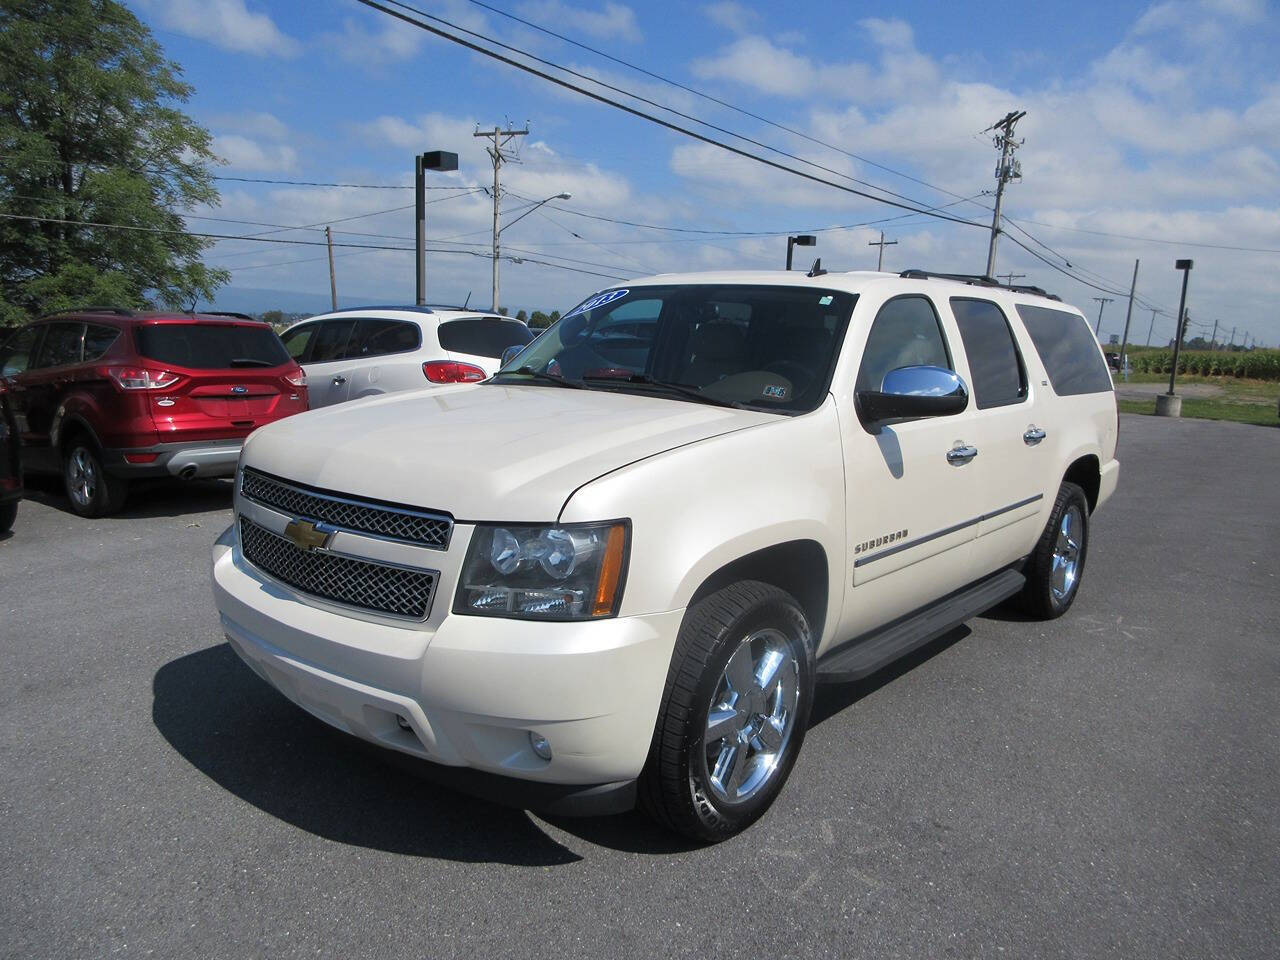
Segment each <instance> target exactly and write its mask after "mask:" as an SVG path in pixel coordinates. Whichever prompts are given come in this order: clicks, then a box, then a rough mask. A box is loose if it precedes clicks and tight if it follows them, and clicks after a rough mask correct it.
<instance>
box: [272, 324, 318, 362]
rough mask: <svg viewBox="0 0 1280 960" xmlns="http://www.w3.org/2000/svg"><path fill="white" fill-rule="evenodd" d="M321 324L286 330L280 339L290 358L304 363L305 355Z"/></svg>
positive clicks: (303, 325) (304, 325)
mask: <svg viewBox="0 0 1280 960" xmlns="http://www.w3.org/2000/svg"><path fill="white" fill-rule="evenodd" d="M318 326H319V324H315V323H304V324H302V325H301V326H297V327H294V328H293V329H291V330H286V331H285V332H284V333H283V334H282V335H281V337H280V342H281V343H283V344H284V348H285V349H286V350H288V351H289V356H291V357H293V359H295V360H297V361H298V362H299V363H301V362H302V357H303V354H305V353H306V352H307V345H308V344H309V343H311V341H312V339H313V338H314V336H315V332H316V328H317V327H318Z"/></svg>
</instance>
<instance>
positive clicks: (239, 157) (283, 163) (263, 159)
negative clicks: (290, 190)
mask: <svg viewBox="0 0 1280 960" xmlns="http://www.w3.org/2000/svg"><path fill="white" fill-rule="evenodd" d="M213 152H214V153H215V154H217V155H218V156H220V157H222V159H224V160H226V161H227V163H228V164H229V165H230V166H231V168H232V169H234V170H237V171H250V170H252V171H256V172H265V171H278V172H283V173H290V172H292V171H294V170H297V169H298V151H296V150H295V149H294V148H293V147H291V146H289V145H288V144H286V143H275V144H262V143H258V142H257V141H256V140H251V139H250V138H248V137H243V136H240V135H239V134H235V133H228V134H219V135H218V136H216V137H214V138H213Z"/></svg>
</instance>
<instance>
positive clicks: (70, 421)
mask: <svg viewBox="0 0 1280 960" xmlns="http://www.w3.org/2000/svg"><path fill="white" fill-rule="evenodd" d="M80 434H84V435H85V436H87V437H88V438H89V442H90V443H92V444H93V446H94V447H95V448H96V449H97V451H98V452H99V453H102V450H103V447H102V441H101V440H99V439H98V434H97V432H96V431H95V430H94V429H93V427H92V426H91V425H90V423H89V421H88V420H86V419H85V418H84V417H82V416H80V415H79V414H76V413H68V414H65V415H64V416H63V417H61V418H60V419H59V420H58V421H57V422H56V423H54V425H53V429H52V430H50V433H49V441H50V445H51V446H52V447H53V448H54V449H55V450H62V447H63V445H64V444H65V443H66V442H67V440H68V439H70V438H71V437H75V436H79V435H80Z"/></svg>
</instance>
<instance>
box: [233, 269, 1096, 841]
mask: <svg viewBox="0 0 1280 960" xmlns="http://www.w3.org/2000/svg"><path fill="white" fill-rule="evenodd" d="M1117 427H1118V423H1117V417H1116V404H1115V398H1114V394H1113V391H1112V386H1111V379H1110V376H1109V374H1108V372H1107V368H1106V363H1105V361H1104V360H1103V355H1102V351H1101V349H1100V348H1099V347H1098V344H1097V342H1096V341H1095V340H1094V338H1093V335H1092V332H1091V331H1090V329H1089V326H1088V324H1087V322H1086V321H1085V319H1084V318H1083V316H1082V315H1081V314H1080V312H1079V311H1077V310H1075V309H1074V308H1071V307H1068V306H1065V305H1064V304H1062V303H1061V302H1059V301H1058V300H1056V298H1051V297H1049V296H1047V295H1045V294H1044V292H1043V291H1040V290H1038V289H1035V288H1030V287H1003V286H999V285H997V284H995V283H994V282H993V281H991V280H988V279H985V278H971V277H951V276H943V275H937V274H927V273H924V272H920V271H908V272H906V273H904V274H902V275H893V274H885V273H847V274H827V273H822V272H820V271H818V270H816V269H815V271H812V272H811V273H810V274H809V275H805V274H801V273H772V272H770V273H763V272H759V273H747V272H741V273H714V274H710V273H708V274H689V275H669V276H658V277H651V278H648V279H644V280H636V281H633V282H630V283H628V284H626V285H624V286H622V287H619V288H616V289H609V290H606V291H603V292H601V293H599V294H596V295H595V296H593V297H591V298H590V299H588V300H586V301H585V302H583V303H582V304H580V305H579V306H578V307H577V308H575V309H573V310H571V311H570V312H569V313H567V314H566V315H565V316H564V317H563V318H562V319H561V320H560V321H559V322H558V323H557V324H556V325H554V326H552V327H551V328H550V329H549V330H548V331H547V332H546V333H545V334H543V335H542V336H541V337H539V338H538V339H537V340H535V341H534V342H533V343H531V344H529V345H528V346H526V347H524V348H523V350H521V351H520V352H519V353H518V355H516V356H514V357H513V358H510V359H508V361H507V362H506V363H505V364H504V366H503V367H502V368H501V370H500V371H499V372H498V373H497V374H496V375H495V376H493V377H492V378H490V379H488V380H486V381H484V382H481V383H468V384H458V385H456V386H445V387H440V388H436V389H431V390H422V391H413V392H407V393H400V394H394V395H388V396H384V397H377V398H373V399H370V400H365V401H360V402H356V403H351V404H345V405H341V406H338V407H333V408H328V409H322V410H316V411H312V412H311V413H305V414H301V415H299V416H295V417H291V418H289V419H287V420H283V421H280V422H279V423H275V424H271V425H270V426H266V427H264V428H262V429H261V430H259V431H257V432H256V433H254V434H253V435H252V436H251V437H250V438H249V440H248V442H247V443H246V445H245V448H244V452H243V455H242V458H241V462H240V468H239V477H238V481H237V486H236V494H235V522H234V524H233V525H232V527H231V528H229V529H228V530H227V531H226V532H225V533H224V534H223V535H222V536H221V538H219V540H218V541H217V544H216V545H215V547H214V551H213V580H214V594H215V598H216V601H217V606H218V609H219V611H220V613H221V617H222V628H223V630H224V632H225V633H226V636H227V638H228V639H229V640H230V642H231V644H232V646H233V647H234V648H235V650H236V651H237V653H239V654H240V656H241V657H242V658H243V659H244V660H245V662H246V663H248V664H249V666H250V667H252V668H253V669H254V670H255V671H256V672H257V673H258V674H259V675H260V676H261V677H262V678H263V679H265V680H266V681H267V682H268V683H270V684H272V685H273V686H275V687H276V688H277V689H278V690H279V691H280V692H281V693H283V694H284V695H285V696H287V697H288V698H290V699H291V700H293V701H294V702H295V703H297V704H298V705H300V706H301V707H303V708H304V709H306V710H308V711H310V712H311V713H313V714H314V715H316V716H317V717H319V718H320V719H322V720H324V721H326V722H328V723H330V724H332V725H334V726H335V727H338V728H340V729H342V730H345V731H347V732H348V733H351V734H354V735H355V736H357V737H362V738H364V739H366V740H369V741H372V742H373V743H375V744H380V745H382V746H385V747H390V748H393V749H395V750H399V751H403V752H404V753H408V754H413V755H416V756H417V757H420V758H422V759H423V760H425V761H429V763H425V764H422V765H421V766H422V767H423V769H424V770H425V771H427V772H429V773H430V774H432V775H434V776H435V777H437V778H438V779H440V780H442V781H443V782H445V783H447V784H451V785H453V786H455V787H457V788H460V789H463V790H466V791H470V792H473V793H477V794H480V795H483V796H488V797H491V798H494V799H497V800H500V801H503V802H507V803H515V804H521V805H526V806H529V807H531V808H534V809H542V810H547V811H550V812H560V813H593V812H595V813H603V812H616V811H619V810H622V809H627V808H630V807H631V806H633V805H634V804H636V803H637V802H639V804H640V805H641V806H642V807H643V808H645V809H646V810H647V811H648V812H649V813H650V814H651V815H653V816H654V817H655V818H657V820H658V821H659V822H661V823H663V824H665V825H667V826H668V827H670V828H672V829H674V830H677V831H680V832H682V833H684V834H687V835H689V836H692V837H695V838H700V839H703V840H712V841H713V840H718V839H722V838H724V837H727V836H730V835H732V834H733V833H735V832H737V831H739V830H741V829H743V828H744V827H746V826H747V825H749V824H750V823H752V822H753V821H754V820H755V819H756V818H758V817H759V816H760V815H761V814H762V813H763V812H764V811H765V810H766V809H767V808H768V807H769V805H770V804H771V803H772V802H773V800H774V798H775V797H776V796H777V795H778V792H779V791H780V790H781V789H782V786H783V784H784V782H785V780H786V779H787V776H788V774H789V772H790V771H791V768H792V765H793V764H794V763H795V760H796V756H797V754H798V753H799V751H800V747H801V744H802V742H803V740H804V736H805V728H806V726H807V723H808V719H809V712H810V708H811V705H812V702H813V696H814V685H815V683H816V682H819V681H823V680H833V681H846V680H851V679H855V678H858V677H863V676H866V675H868V674H870V673H872V672H874V671H875V670H878V669H879V668H881V667H883V666H884V665H886V664H888V663H889V662H891V661H892V660H894V659H895V658H897V657H900V656H901V655H903V654H904V653H906V652H907V651H910V650H912V649H914V648H916V647H918V646H920V645H921V644H923V643H925V642H927V641H929V640H930V639H932V638H934V637H937V636H938V635H940V634H941V633H944V632H945V631H947V630H949V629H951V628H953V627H955V626H956V625H958V624H959V623H961V622H962V621H964V620H966V619H969V618H971V617H973V616H975V615H976V614H979V613H981V612H982V611H984V610H986V609H987V608H989V607H992V606H994V605H996V604H998V603H1000V602H1001V601H1004V600H1007V599H1009V598H1013V597H1015V596H1016V597H1017V598H1018V599H1019V601H1020V602H1021V604H1022V605H1023V607H1024V608H1025V609H1026V610H1027V611H1028V612H1030V613H1031V614H1033V615H1034V616H1037V617H1044V618H1049V617H1056V616H1058V615H1060V614H1062V613H1063V612H1064V611H1066V610H1067V608H1068V607H1069V606H1070V605H1071V602H1072V600H1073V599H1074V598H1075V596H1076V593H1077V591H1078V590H1079V586H1080V578H1081V574H1082V572H1083V570H1084V564H1085V558H1086V552H1087V550H1088V542H1089V541H1088V536H1089V524H1090V518H1091V516H1092V514H1093V512H1094V510H1096V509H1097V507H1098V506H1099V505H1101V504H1102V503H1103V502H1104V501H1105V500H1106V499H1107V498H1108V497H1109V496H1110V495H1111V493H1112V492H1113V491H1114V490H1115V487H1116V481H1117V477H1118V473H1119V464H1118V463H1117V461H1116V459H1115V448H1116V433H1117Z"/></svg>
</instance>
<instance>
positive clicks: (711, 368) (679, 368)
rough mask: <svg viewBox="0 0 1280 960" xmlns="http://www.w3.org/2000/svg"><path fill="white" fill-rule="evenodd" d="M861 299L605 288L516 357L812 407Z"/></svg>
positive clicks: (557, 371) (637, 386)
mask: <svg viewBox="0 0 1280 960" xmlns="http://www.w3.org/2000/svg"><path fill="white" fill-rule="evenodd" d="M855 299H856V298H855V297H854V296H853V295H852V294H849V293H841V292H837V291H833V290H823V289H818V288H811V287H789V286H748V285H744V284H688V285H680V286H653V287H641V288H638V289H636V290H634V291H633V290H625V289H624V290H609V291H604V292H602V293H599V294H597V295H595V296H593V297H591V298H590V299H588V300H587V301H585V302H584V303H583V304H581V305H580V306H579V307H577V308H575V309H574V310H571V311H569V312H568V313H567V314H565V315H564V316H563V317H562V318H561V319H560V320H559V321H558V322H557V323H556V324H554V325H553V326H552V327H551V328H550V329H548V330H547V331H546V333H544V334H542V336H540V337H539V338H538V339H537V340H535V341H534V342H533V344H532V345H530V346H529V348H528V349H526V350H525V351H524V352H523V353H521V354H520V358H519V360H518V362H517V364H518V366H519V367H520V368H523V367H525V366H528V367H529V368H530V369H531V370H534V371H537V372H539V373H544V372H545V373H548V374H551V375H553V376H559V377H565V378H567V379H570V380H578V381H582V382H583V383H584V384H585V385H586V386H588V387H590V388H592V389H600V390H631V391H635V392H642V393H646V394H652V395H657V396H662V395H664V394H665V395H666V396H671V397H678V396H679V395H680V393H679V392H678V391H675V390H666V391H664V390H663V389H662V386H663V385H664V384H671V385H675V386H678V387H684V388H692V389H693V390H695V391H696V392H698V393H701V394H703V395H704V396H706V397H709V398H711V399H713V400H720V401H727V402H736V403H740V404H744V405H752V406H757V407H759V408H761V409H768V410H771V411H776V412H791V413H795V412H801V411H805V410H812V409H813V408H814V407H816V406H817V405H818V404H819V403H820V402H821V401H822V398H823V397H825V396H826V394H827V389H828V386H829V384H830V383H831V372H832V369H833V367H834V364H835V357H836V354H837V353H838V351H839V345H840V343H841V341H842V339H843V337H844V330H845V327H846V324H847V323H848V320H849V315H850V313H851V311H852V310H853V304H854V301H855ZM442 329H443V328H442ZM637 374H639V375H642V376H637ZM500 376H501V378H502V379H505V378H506V377H511V378H512V379H513V380H517V378H519V377H520V376H521V375H520V374H519V373H518V372H517V371H516V370H512V371H511V372H509V373H506V374H502V375H500ZM526 376H527V375H526ZM641 380H647V381H649V382H647V383H643V384H642V383H640V382H639V381H641ZM685 392H687V390H686V391H685Z"/></svg>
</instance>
